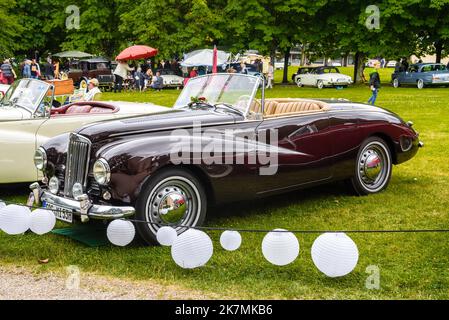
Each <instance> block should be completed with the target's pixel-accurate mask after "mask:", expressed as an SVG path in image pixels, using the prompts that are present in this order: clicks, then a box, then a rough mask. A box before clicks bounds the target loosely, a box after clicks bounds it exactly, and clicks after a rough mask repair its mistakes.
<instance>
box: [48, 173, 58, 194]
mask: <svg viewBox="0 0 449 320" xmlns="http://www.w3.org/2000/svg"><path fill="white" fill-rule="evenodd" d="M48 190H50V192H51V193H53V194H58V191H59V180H58V178H56V177H52V178H51V179H50V181H49V182H48Z"/></svg>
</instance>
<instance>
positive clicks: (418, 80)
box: [391, 63, 449, 89]
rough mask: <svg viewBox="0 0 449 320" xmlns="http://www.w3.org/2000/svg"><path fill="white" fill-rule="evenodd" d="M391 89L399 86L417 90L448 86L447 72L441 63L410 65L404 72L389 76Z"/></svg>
mask: <svg viewBox="0 0 449 320" xmlns="http://www.w3.org/2000/svg"><path fill="white" fill-rule="evenodd" d="M391 81H392V83H393V87H395V88H397V87H399V86H401V85H416V87H417V88H418V89H422V88H424V87H425V86H448V85H449V70H448V69H447V67H446V66H445V65H444V64H442V63H418V64H412V65H411V66H410V67H409V68H408V70H407V71H405V72H395V73H393V74H392V75H391Z"/></svg>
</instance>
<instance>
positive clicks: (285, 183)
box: [257, 112, 331, 194]
mask: <svg viewBox="0 0 449 320" xmlns="http://www.w3.org/2000/svg"><path fill="white" fill-rule="evenodd" d="M328 131H329V119H328V114H327V112H318V113H315V114H310V115H296V116H291V117H283V118H271V119H266V120H264V121H263V122H262V123H261V124H260V126H259V127H258V128H257V135H258V139H259V141H261V140H263V139H264V138H263V137H264V136H265V137H268V136H269V135H270V132H271V133H272V134H274V135H277V139H271V140H269V141H268V139H266V140H267V142H268V144H269V145H270V147H271V150H277V151H278V154H277V159H276V161H277V170H276V172H275V173H274V174H272V175H261V174H260V170H259V173H258V175H259V176H258V185H257V187H258V193H259V194H263V193H270V192H277V191H282V190H283V189H288V188H292V189H293V188H297V187H300V186H302V185H307V184H312V183H317V182H321V181H324V180H327V179H329V178H330V177H331V170H330V167H331V163H330V152H331V147H330V137H329V134H328ZM269 158H272V156H271V155H270V157H269ZM273 159H274V158H273ZM263 167H264V166H261V167H260V168H263ZM265 167H267V166H265ZM260 168H259V169H260ZM268 172H269V171H268Z"/></svg>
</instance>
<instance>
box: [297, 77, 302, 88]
mask: <svg viewBox="0 0 449 320" xmlns="http://www.w3.org/2000/svg"><path fill="white" fill-rule="evenodd" d="M296 85H297V86H298V87H300V88H301V87H302V86H303V84H302V82H301V78H299V77H298V78H296Z"/></svg>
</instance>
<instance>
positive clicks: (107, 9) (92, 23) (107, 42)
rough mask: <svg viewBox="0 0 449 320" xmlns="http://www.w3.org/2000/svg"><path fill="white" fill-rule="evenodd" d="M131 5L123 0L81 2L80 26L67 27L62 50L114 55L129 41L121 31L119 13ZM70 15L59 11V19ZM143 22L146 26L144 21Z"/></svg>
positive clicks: (68, 2)
mask: <svg viewBox="0 0 449 320" xmlns="http://www.w3.org/2000/svg"><path fill="white" fill-rule="evenodd" d="M65 1H66V4H67V5H69V4H71V3H73V0H65ZM131 6H135V5H134V4H133V3H130V2H128V1H124V0H85V1H80V3H79V4H78V7H79V10H80V24H79V29H76V28H72V29H66V30H65V32H66V38H65V41H63V42H62V50H80V51H86V52H89V53H92V54H95V55H105V56H107V57H110V58H113V57H114V55H116V54H117V53H118V50H119V49H120V47H122V46H123V45H125V44H126V42H127V41H126V40H127V39H126V37H127V33H126V32H123V31H124V30H119V28H120V15H121V14H122V12H126V11H127V10H129V9H130V7H131ZM67 16H68V14H67V13H66V12H65V11H63V12H62V14H61V13H60V14H59V20H60V21H61V18H62V19H64V21H65V19H66V17H67ZM64 23H65V22H64ZM142 24H143V25H145V23H144V22H143V23H142Z"/></svg>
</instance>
